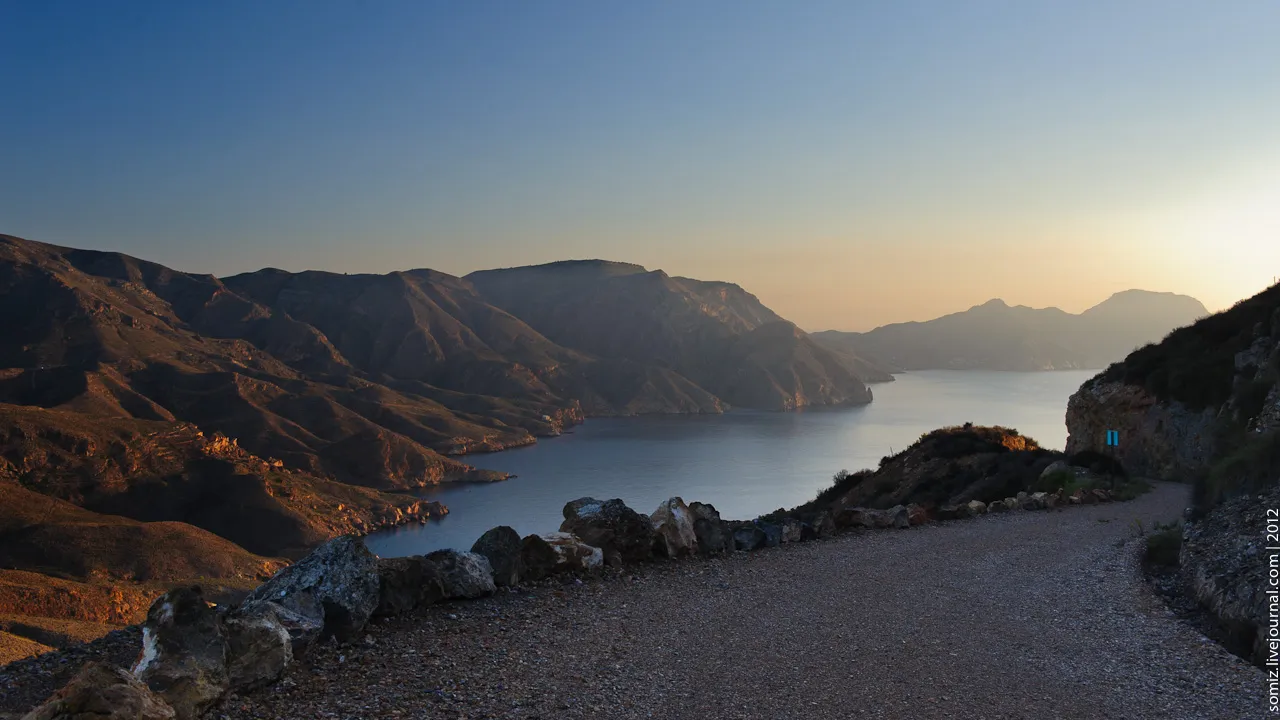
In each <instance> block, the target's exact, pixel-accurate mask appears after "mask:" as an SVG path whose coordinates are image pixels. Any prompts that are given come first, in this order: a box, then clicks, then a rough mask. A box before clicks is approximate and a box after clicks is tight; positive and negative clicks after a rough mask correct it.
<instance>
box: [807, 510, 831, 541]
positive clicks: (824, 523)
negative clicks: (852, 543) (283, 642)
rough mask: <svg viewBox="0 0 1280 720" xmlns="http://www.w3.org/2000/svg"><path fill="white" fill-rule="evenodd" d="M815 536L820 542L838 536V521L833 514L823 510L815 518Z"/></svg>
mask: <svg viewBox="0 0 1280 720" xmlns="http://www.w3.org/2000/svg"><path fill="white" fill-rule="evenodd" d="M812 525H813V536H814V537H815V538H817V539H818V540H822V539H824V538H829V537H831V536H833V535H835V534H836V521H835V519H834V518H832V516H831V513H829V512H827V511H826V510H823V511H822V512H820V513H818V514H817V515H814V516H813V523H812Z"/></svg>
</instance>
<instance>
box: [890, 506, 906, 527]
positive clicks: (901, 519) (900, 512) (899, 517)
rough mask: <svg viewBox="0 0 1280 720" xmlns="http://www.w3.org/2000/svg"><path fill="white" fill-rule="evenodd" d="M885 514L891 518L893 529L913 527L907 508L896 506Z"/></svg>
mask: <svg viewBox="0 0 1280 720" xmlns="http://www.w3.org/2000/svg"><path fill="white" fill-rule="evenodd" d="M885 513H886V514H887V515H888V516H889V524H890V525H891V526H892V527H896V528H900V529H901V528H909V527H911V513H909V512H908V511H907V508H906V507H904V506H902V505H894V506H893V507H891V508H889V509H888V510H886V511H885Z"/></svg>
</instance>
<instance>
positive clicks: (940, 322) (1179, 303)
mask: <svg viewBox="0 0 1280 720" xmlns="http://www.w3.org/2000/svg"><path fill="white" fill-rule="evenodd" d="M1208 314H1209V311H1208V310H1207V309H1206V308H1205V307H1204V305H1202V304H1201V303H1200V301H1198V300H1196V299H1194V298H1191V297H1187V296H1186V295H1175V294H1173V293H1155V292H1147V291H1145V290H1127V291H1125V292H1120V293H1116V294H1115V295H1112V296H1111V297H1110V298H1108V299H1107V300H1106V301H1104V302H1102V303H1100V304H1098V305H1095V306H1094V307H1092V308H1089V309H1088V310H1086V311H1084V312H1083V313H1080V314H1079V315H1074V314H1071V313H1067V312H1064V311H1062V310H1059V309H1058V308H1044V309H1034V308H1029V307H1026V306H1024V305H1018V306H1014V307H1011V306H1009V305H1007V304H1005V302H1004V301H1002V300H991V301H990V302H987V303H985V304H982V305H977V306H975V307H972V308H970V309H968V310H966V311H964V312H959V313H954V314H951V315H946V316H943V317H940V318H937V319H935V320H930V321H928V322H908V323H897V324H893V325H884V326H882V327H878V328H876V329H875V330H872V331H870V332H865V333H851V332H839V331H834V330H830V331H826V332H819V333H814V334H813V337H814V339H815V340H817V341H818V342H820V343H822V344H824V345H826V346H827V347H829V348H832V349H836V350H840V351H843V352H847V353H855V354H857V355H859V356H862V357H864V358H867V359H868V360H870V361H872V362H875V363H878V364H880V365H882V366H885V367H889V368H892V369H894V370H928V369H943V368H952V369H960V370H1068V369H1097V368H1104V367H1106V366H1108V365H1110V364H1111V363H1113V362H1117V361H1119V360H1121V359H1123V358H1124V357H1125V355H1127V354H1128V353H1129V352H1130V351H1132V350H1133V349H1134V348H1137V347H1139V346H1141V345H1144V344H1146V343H1149V342H1153V341H1155V340H1159V339H1160V338H1162V337H1164V335H1166V334H1167V333H1168V332H1169V331H1170V330H1173V329H1174V328H1177V327H1182V326H1184V325H1187V324H1189V323H1191V322H1194V321H1195V320H1196V319H1198V318H1201V317H1204V316H1205V315H1208Z"/></svg>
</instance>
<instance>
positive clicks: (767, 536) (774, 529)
mask: <svg viewBox="0 0 1280 720" xmlns="http://www.w3.org/2000/svg"><path fill="white" fill-rule="evenodd" d="M755 525H756V527H758V528H760V530H761V532H763V533H764V546H765V547H778V546H779V545H781V544H782V526H781V525H779V524H777V523H771V522H762V521H760V520H757V521H756V523H755Z"/></svg>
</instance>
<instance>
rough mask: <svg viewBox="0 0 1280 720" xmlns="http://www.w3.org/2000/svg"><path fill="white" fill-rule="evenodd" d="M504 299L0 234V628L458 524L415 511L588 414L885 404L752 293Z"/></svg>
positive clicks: (89, 615) (488, 287) (620, 292)
mask: <svg viewBox="0 0 1280 720" xmlns="http://www.w3.org/2000/svg"><path fill="white" fill-rule="evenodd" d="M575 267H577V268H578V269H579V270H585V272H586V275H587V276H590V277H591V278H595V279H594V280H592V281H590V282H588V281H586V280H583V281H582V282H577V283H575V282H569V281H570V280H572V279H573V278H572V276H570V277H562V274H561V271H562V270H564V269H565V268H575ZM600 268H606V271H605V272H604V273H600V272H599V269H600ZM608 268H613V269H614V270H608ZM615 270H616V272H615ZM547 272H550V273H551V274H552V275H553V276H554V277H553V278H552V280H551V281H550V282H531V281H530V280H529V279H530V278H535V279H536V278H537V277H540V276H541V274H544V273H547ZM609 275H614V276H616V277H617V279H618V280H619V283H620V284H618V285H612V284H609V283H608V282H605V281H604V276H609ZM482 279H483V280H484V282H483V283H481V285H483V287H481V286H480V285H477V284H476V283H474V282H472V281H471V280H468V279H462V278H457V277H453V276H450V275H446V274H444V273H439V272H435V271H432V270H413V271H408V272H396V273H390V274H387V275H345V274H336V273H325V272H303V273H289V272H284V271H281V270H271V269H268V270H262V271H259V272H255V273H247V274H243V275H237V276H234V277H230V278H225V279H219V278H216V277H213V276H210V275H197V274H191V273H184V272H179V271H176V270H172V269H170V268H166V267H164V266H161V265H157V264H155V263H150V262H147V261H144V260H139V259H137V258H132V257H129V256H126V255H121V254H118V253H107V252H96V251H88V250H77V249H72V248H65V247H58V246H54V245H46V244H43V243H38V242H31V241H28V240H23V239H20V238H16V237H11V236H0V484H2V485H0V487H2V489H3V490H4V491H3V492H0V527H3V532H4V533H5V536H4V537H5V540H6V542H5V544H4V545H5V546H4V549H3V552H0V569H3V570H5V571H7V572H12V573H18V574H17V575H13V576H11V577H8V578H7V582H8V584H7V585H5V587H8V588H10V590H9V591H7V592H5V591H0V616H5V615H6V613H11V614H12V613H17V614H22V613H24V612H28V611H33V612H38V613H43V614H44V615H48V616H52V617H53V618H54V619H58V620H62V621H68V622H69V621H72V620H82V621H86V622H98V621H101V620H102V619H103V618H105V617H110V618H117V619H118V618H119V617H123V616H124V615H122V614H121V613H119V612H116V613H114V614H113V613H112V612H108V611H107V610H106V609H105V608H108V607H110V606H111V605H110V603H109V602H108V599H109V598H115V597H123V596H130V597H133V596H134V595H137V596H138V597H142V596H145V595H146V594H147V593H151V594H154V592H156V591H158V589H157V586H156V583H160V584H163V583H167V582H177V581H178V580H183V581H186V580H191V579H197V578H199V577H207V578H214V579H234V578H239V577H241V576H242V575H243V574H244V567H247V565H246V563H247V564H248V565H255V564H261V563H266V562H276V561H275V560H270V559H269V558H280V557H285V558H288V557H297V556H299V555H301V554H302V553H305V552H306V550H307V549H308V548H311V547H314V546H315V545H316V544H317V543H320V542H322V541H324V540H325V539H327V538H329V537H332V536H334V535H338V534H343V533H352V532H354V533H363V532H367V531H369V530H372V529H375V528H379V527H385V526H390V525H395V524H399V523H404V522H410V521H416V520H419V519H423V518H426V517H429V516H432V515H438V514H441V513H444V512H446V510H445V509H444V508H442V507H440V506H439V505H438V504H436V503H424V502H421V501H419V500H417V499H416V498H414V497H412V496H411V495H409V494H406V493H407V492H408V491H412V490H414V489H417V488H421V487H423V486H427V485H432V484H436V483H441V482H449V481H458V480H465V481H470V480H495V479H501V478H502V475H500V474H498V473H492V472H488V471H483V470H477V469H475V468H473V467H471V466H469V465H467V464H465V463H463V462H461V461H459V460H457V459H455V458H454V456H456V455H460V454H463V453H470V452H476V451H490V450H500V449H503V448H508V447H513V446H518V445H525V444H528V443H532V442H534V441H535V438H536V437H540V436H549V435H555V434H558V433H560V432H561V431H562V430H563V429H564V428H565V427H566V426H567V425H572V424H574V423H578V422H581V421H582V420H583V418H584V417H585V416H586V415H617V414H636V413H671V412H680V413H685V412H720V411H722V410H723V409H724V408H725V407H726V406H727V405H728V404H729V403H732V404H736V405H745V406H750V407H759V408H769V409H791V408H795V407H800V406H803V405H810V404H837V403H864V402H867V401H869V400H870V392H869V391H868V390H867V388H866V386H865V384H864V383H863V380H862V377H861V376H860V375H859V373H860V372H863V371H865V370H866V369H867V367H866V366H865V365H864V364H861V363H860V362H859V361H858V360H856V359H854V358H851V357H847V356H844V355H842V354H840V353H836V352H832V351H830V350H826V349H823V348H821V347H819V346H817V345H816V344H814V343H813V341H812V340H811V339H809V337H808V336H807V335H805V334H804V333H803V332H800V331H799V330H797V329H796V328H795V326H794V325H791V324H790V323H787V322H786V321H784V320H782V319H781V318H779V317H778V316H777V315H776V314H774V313H773V312H772V311H770V310H769V309H768V308H765V307H764V306H763V305H761V304H760V303H759V302H758V301H757V300H756V299H755V298H754V297H752V296H751V295H749V294H748V293H746V292H744V291H742V290H741V289H740V288H737V287H736V286H732V285H727V284H723V283H701V282H698V281H693V280H684V279H672V278H667V277H666V276H665V275H664V274H662V273H660V272H659V273H647V272H645V271H644V270H643V268H635V266H626V265H620V264H614V265H610V264H587V265H584V266H577V265H574V264H569V265H565V266H559V265H557V266H551V268H550V270H548V269H547V268H542V269H538V268H533V269H525V270H516V271H502V272H500V273H498V275H496V276H486V277H484V278H482ZM508 285H510V287H508ZM565 288H568V289H569V290H576V291H583V292H578V294H573V293H567V294H566V292H564V289H565ZM490 295H491V296H490ZM504 308H509V309H504ZM524 315H527V316H528V319H529V320H536V321H537V326H536V327H535V325H533V324H531V323H530V322H528V321H527V320H526V319H525V318H524V317H523V316H524ZM33 504H34V505H36V506H44V505H47V506H48V508H49V510H48V512H44V513H36V514H32V513H30V512H28V510H29V508H30V506H32V505H33ZM129 548H132V549H134V550H136V551H137V552H136V555H137V556H136V557H135V558H133V560H132V561H131V562H133V563H134V564H132V565H131V564H129V563H127V562H126V558H125V557H124V555H127V554H128V553H127V552H126V550H127V549H129ZM164 552H172V553H173V557H172V558H170V559H169V560H166V559H165V558H162V557H161V555H162V554H163V553H164ZM122 553H123V555H122ZM236 558H240V559H241V560H242V562H241V561H240V560H235V559H236ZM169 561H172V563H175V565H174V567H175V568H180V569H173V570H171V571H164V572H161V571H160V570H159V569H158V568H160V567H161V566H162V565H164V564H165V563H166V562H169ZM122 563H123V564H122ZM39 578H44V579H45V580H44V581H40V580H38V579H39ZM42 582H43V583H44V586H43V589H42V586H41V583H42ZM58 583H64V584H65V583H72V586H71V587H73V588H75V589H74V590H68V589H67V588H65V587H62V586H60V585H58ZM95 583H97V584H96V585H95ZM102 583H107V585H105V586H103V585H102ZM55 586H56V587H55ZM80 586H83V587H80ZM159 589H163V588H159ZM72 598H79V599H75V600H73V599H72ZM112 602H114V601H112ZM95 603H96V609H94V608H87V607H86V604H88V605H94V604H95ZM135 604H136V603H135ZM132 606H133V605H131V607H132ZM23 608H25V610H23ZM126 614H127V613H126Z"/></svg>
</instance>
